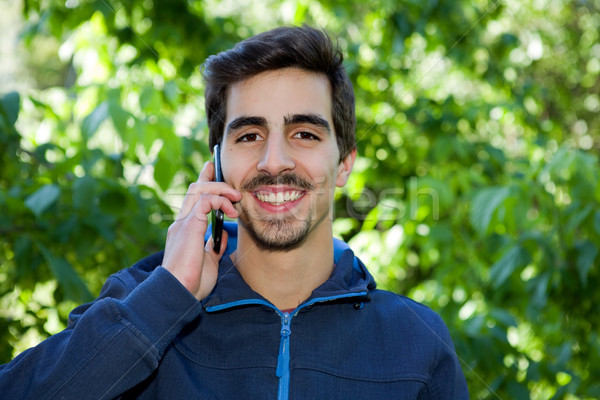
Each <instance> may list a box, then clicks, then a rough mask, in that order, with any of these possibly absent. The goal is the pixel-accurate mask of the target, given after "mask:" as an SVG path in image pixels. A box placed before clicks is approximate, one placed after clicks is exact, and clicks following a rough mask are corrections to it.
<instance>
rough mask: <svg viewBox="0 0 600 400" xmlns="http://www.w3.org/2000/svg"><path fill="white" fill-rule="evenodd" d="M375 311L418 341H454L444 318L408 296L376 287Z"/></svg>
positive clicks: (398, 330)
mask: <svg viewBox="0 0 600 400" xmlns="http://www.w3.org/2000/svg"><path fill="white" fill-rule="evenodd" d="M370 295H371V302H370V303H371V307H372V312H373V313H374V314H375V315H376V318H378V320H380V321H381V323H382V324H384V325H386V326H387V327H389V328H390V329H394V330H396V331H397V332H398V333H400V334H403V337H407V336H408V337H411V338H414V339H415V340H416V341H428V340H430V339H436V340H434V341H432V342H430V343H439V344H443V345H444V346H446V345H448V344H450V343H451V339H450V335H449V332H448V328H447V327H446V324H445V323H444V321H443V320H442V318H441V317H440V316H439V315H438V314H437V313H436V312H435V311H433V310H432V309H431V308H429V307H427V306H426V305H424V304H421V303H419V302H417V301H415V300H413V299H410V298H408V297H406V296H402V295H399V294H396V293H392V292H388V291H385V290H373V291H371V292H370Z"/></svg>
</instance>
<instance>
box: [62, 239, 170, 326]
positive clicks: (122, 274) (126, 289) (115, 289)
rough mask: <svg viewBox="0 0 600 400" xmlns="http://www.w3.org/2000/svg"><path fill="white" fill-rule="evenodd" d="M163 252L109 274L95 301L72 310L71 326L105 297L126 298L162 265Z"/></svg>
mask: <svg viewBox="0 0 600 400" xmlns="http://www.w3.org/2000/svg"><path fill="white" fill-rule="evenodd" d="M163 253H164V251H160V252H158V253H155V254H152V255H150V256H148V257H146V258H143V259H141V260H140V261H138V262H136V263H135V264H134V265H132V266H131V267H129V268H125V269H122V270H120V271H118V272H116V273H114V274H112V275H111V276H109V277H108V279H107V280H106V282H105V283H104V286H103V287H102V290H101V291H100V294H99V295H98V297H97V298H96V299H95V300H94V301H92V302H91V303H86V304H82V305H80V306H78V307H76V308H74V309H73V310H72V311H71V313H70V314H69V326H70V327H73V326H74V323H75V322H76V321H77V320H78V319H79V318H80V317H81V315H83V313H84V312H85V311H86V310H87V309H89V308H90V307H91V306H93V305H94V304H95V303H98V302H99V301H102V300H103V299H115V300H123V299H125V298H126V297H127V296H128V295H129V293H131V292H132V291H133V290H134V289H135V288H136V287H137V286H138V285H140V284H141V283H142V282H144V281H145V280H146V279H148V277H149V276H150V275H151V274H152V272H153V271H154V270H156V268H157V267H158V266H160V264H161V263H162V259H163Z"/></svg>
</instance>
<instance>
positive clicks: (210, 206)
mask: <svg viewBox="0 0 600 400" xmlns="http://www.w3.org/2000/svg"><path fill="white" fill-rule="evenodd" d="M212 210H221V211H223V212H224V213H225V215H226V216H227V217H229V218H232V219H233V218H237V217H238V216H239V212H238V211H237V210H236V208H235V207H234V206H233V204H232V203H231V201H230V200H229V199H227V198H226V197H223V196H217V195H212V194H203V195H202V196H200V197H199V198H198V201H197V202H196V204H194V207H193V208H192V210H191V211H190V213H189V214H188V215H187V216H185V217H184V218H183V219H185V218H187V217H189V216H192V217H194V218H196V219H199V220H201V221H207V220H208V217H207V214H208V213H210V212H211V211H212Z"/></svg>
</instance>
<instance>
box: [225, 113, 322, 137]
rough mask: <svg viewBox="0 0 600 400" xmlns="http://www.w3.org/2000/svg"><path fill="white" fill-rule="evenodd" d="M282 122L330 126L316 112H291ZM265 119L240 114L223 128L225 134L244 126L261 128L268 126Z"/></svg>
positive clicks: (286, 123)
mask: <svg viewBox="0 0 600 400" xmlns="http://www.w3.org/2000/svg"><path fill="white" fill-rule="evenodd" d="M283 123H284V124H285V125H296V124H307V123H308V124H311V125H315V126H318V127H321V128H323V129H325V130H326V131H327V132H331V126H330V125H329V122H328V121H327V120H326V119H325V118H323V117H322V116H320V115H318V114H292V115H286V116H285V117H283ZM268 125H269V124H268V123H267V120H266V119H265V118H263V117H253V116H241V117H238V118H235V119H234V120H233V121H231V122H230V123H229V124H227V127H226V128H225V134H226V135H227V134H230V133H231V132H234V131H236V130H238V129H241V128H243V127H246V126H259V127H262V128H267V127H268Z"/></svg>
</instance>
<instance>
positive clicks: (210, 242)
mask: <svg viewBox="0 0 600 400" xmlns="http://www.w3.org/2000/svg"><path fill="white" fill-rule="evenodd" d="M228 239H229V235H228V234H227V231H226V230H225V229H223V234H222V236H221V248H220V249H219V253H218V254H217V253H215V250H214V248H213V243H214V240H213V237H212V235H211V237H209V238H208V240H207V241H206V244H205V245H204V250H205V251H206V252H207V253H208V254H207V256H208V257H210V258H211V259H212V260H213V261H216V262H218V261H219V259H220V258H221V257H223V254H225V250H227V240H228ZM215 256H216V258H215Z"/></svg>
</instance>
